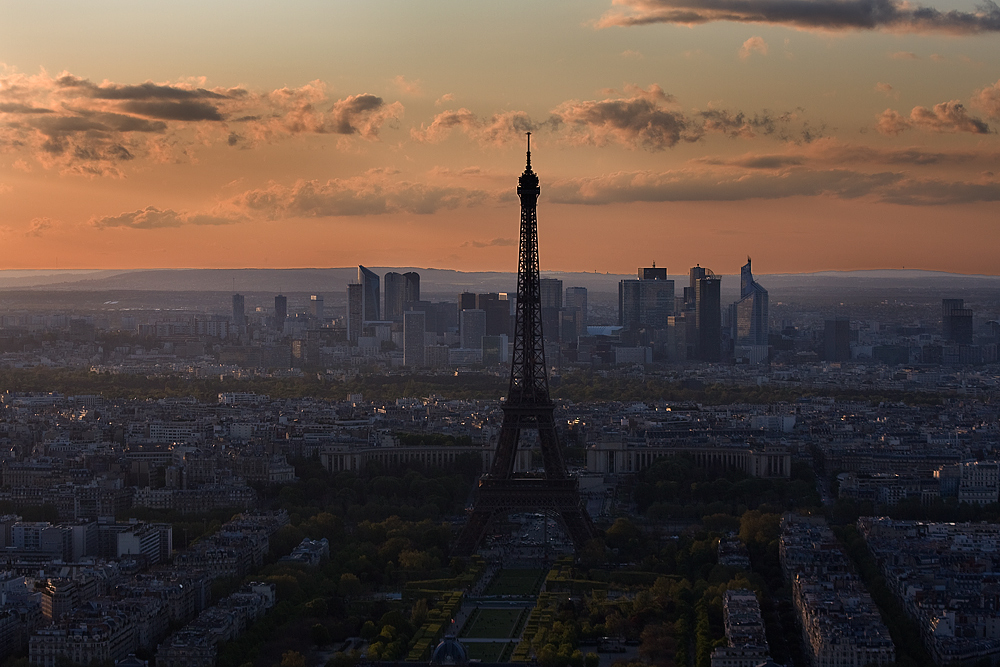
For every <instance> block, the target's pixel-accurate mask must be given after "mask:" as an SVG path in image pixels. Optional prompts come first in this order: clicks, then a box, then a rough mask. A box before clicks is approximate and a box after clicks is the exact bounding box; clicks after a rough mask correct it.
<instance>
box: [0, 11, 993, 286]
mask: <svg viewBox="0 0 1000 667" xmlns="http://www.w3.org/2000/svg"><path fill="white" fill-rule="evenodd" d="M729 4H732V7H730V6H729ZM729 4H726V6H725V7H723V6H722V5H711V6H710V5H708V4H706V3H698V2H692V3H685V2H680V1H679V0H671V1H669V2H668V1H665V0H660V1H654V0H621V1H619V2H616V3H614V4H612V3H610V2H608V0H601V1H596V0H595V1H592V2H584V3H576V4H574V5H572V6H562V5H551V6H550V5H547V6H541V7H536V6H534V5H529V4H527V3H520V4H513V5H510V6H507V7H505V11H504V12H503V13H500V12H496V11H495V10H491V9H487V8H479V7H465V6H463V5H458V4H452V3H434V4H430V5H421V6H420V7H419V8H418V7H398V6H389V5H381V4H378V3H372V4H366V5H359V6H347V7H343V6H338V7H327V6H325V5H323V4H320V3H300V4H297V5H296V6H295V7H293V8H288V7H277V6H271V5H268V4H266V3H249V4H241V5H240V6H239V9H240V11H233V8H234V7H236V6H235V5H230V4H228V3H213V4H212V5H210V6H207V7H198V8H197V9H196V8H195V6H194V5H192V6H191V7H187V6H186V5H183V4H182V5H178V6H176V7H173V8H170V9H166V8H164V9H160V8H154V7H139V6H135V7H133V6H128V7H126V6H122V5H119V4H115V3H99V4H97V5H96V6H88V7H82V6H76V5H73V4H71V3H64V2H54V3H50V5H46V6H44V7H35V6H21V7H16V6H12V7H7V9H6V12H7V15H8V20H7V21H6V22H5V27H6V28H7V29H6V30H5V31H4V32H3V33H0V35H2V36H3V40H2V41H0V43H2V44H3V46H2V47H0V63H4V64H3V65H2V66H0V236H2V237H3V239H4V242H5V243H6V244H7V247H8V260H7V262H6V263H5V264H4V265H3V266H2V267H0V268H9V269H29V268H78V269H83V268H169V267H205V268H211V267H219V268H235V267H263V268H272V267H273V268H283V267H306V266H348V265H351V264H353V263H355V258H357V257H362V256H364V257H366V258H367V259H366V264H370V265H373V266H429V267H436V268H449V269H457V270H464V271H470V270H493V271H496V270H501V271H504V270H506V271H510V270H511V269H512V268H513V266H515V265H516V258H517V238H516V237H517V234H516V226H517V222H516V218H515V216H514V214H513V213H512V211H513V207H514V205H515V202H516V199H515V193H514V190H513V187H512V186H511V183H512V182H513V179H514V177H515V176H516V174H517V173H518V172H519V171H520V168H521V165H522V158H523V132H525V131H527V130H532V131H533V133H534V134H533V137H532V139H533V140H534V141H533V162H534V166H535V169H536V171H537V172H538V174H539V176H540V178H541V197H540V199H539V207H540V209H539V212H540V216H539V244H540V247H541V255H540V261H541V269H542V270H543V271H555V270H559V271H594V270H596V271H599V272H601V273H604V272H610V273H620V274H629V273H631V272H632V271H634V268H635V267H636V266H644V265H647V264H648V263H649V262H650V260H651V259H654V258H656V259H658V260H659V261H660V263H661V265H664V266H669V269H670V273H671V274H672V275H676V274H680V273H683V272H684V271H685V270H686V269H687V267H690V266H694V265H696V264H699V263H700V264H701V265H702V266H711V267H713V268H714V269H716V271H717V272H718V273H720V274H727V275H730V274H736V272H737V270H738V269H739V267H740V265H741V263H742V262H741V258H742V257H743V256H745V255H746V254H747V253H749V254H750V255H752V256H753V257H755V258H758V261H759V263H760V265H761V266H766V267H767V272H768V273H797V272H812V271H823V270H856V269H880V268H902V267H905V268H908V269H928V270H938V271H949V272H954V273H980V274H996V273H997V272H998V271H997V268H996V263H995V260H994V259H993V257H992V254H991V253H990V251H989V249H990V247H991V245H993V244H994V243H996V242H997V241H998V240H1000V238H998V237H1000V233H998V232H997V231H995V230H994V229H993V228H992V225H990V221H991V214H994V215H995V206H996V201H997V200H998V199H1000V180H998V177H997V163H998V161H1000V148H998V146H997V143H996V142H997V138H996V131H995V126H996V123H997V122H1000V66H998V65H997V63H998V62H1000V59H998V58H997V55H998V48H997V40H996V33H997V31H998V17H997V10H996V9H995V8H992V9H991V8H987V9H976V8H975V7H974V6H973V5H972V4H971V3H962V2H948V3H941V2H937V3H922V4H921V6H923V7H924V8H925V11H915V10H914V6H911V5H904V4H902V3H893V2H890V3H888V5H886V7H885V8H884V9H885V11H884V12H882V13H878V14H876V13H873V12H867V13H866V12H865V7H866V3H842V2H828V1H821V0H816V1H814V2H808V3H797V2H791V1H783V2H779V3H777V4H776V5H774V4H773V3H772V4H769V5H768V6H767V7H768V8H767V9H762V10H761V11H759V12H757V13H754V14H752V15H751V14H750V13H749V12H747V11H745V9H744V10H740V9H739V7H742V5H739V6H737V4H733V3H729ZM727 8H728V9H727ZM868 9H872V8H871V7H868ZM849 10H850V11H849ZM769 12H773V14H771V13H769ZM873 16H878V18H877V20H876V19H873V18H872V17H873ZM682 22H685V23H683V24H682ZM140 26H141V27H142V29H139V27H140ZM96 35H99V36H100V41H101V47H100V48H95V47H94V46H93V43H92V39H93V37H94V36H96ZM123 54H128V57H122V56H123ZM525 72H528V73H529V74H528V75H525ZM625 230H627V231H625ZM651 255H653V256H655V257H651ZM664 260H666V261H664Z"/></svg>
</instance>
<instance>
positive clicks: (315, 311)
mask: <svg viewBox="0 0 1000 667" xmlns="http://www.w3.org/2000/svg"><path fill="white" fill-rule="evenodd" d="M309 314H310V315H312V316H313V317H315V318H316V319H317V320H319V322H320V324H322V323H323V320H325V319H326V310H325V309H324V308H323V295H322V294H313V295H312V296H310V297H309Z"/></svg>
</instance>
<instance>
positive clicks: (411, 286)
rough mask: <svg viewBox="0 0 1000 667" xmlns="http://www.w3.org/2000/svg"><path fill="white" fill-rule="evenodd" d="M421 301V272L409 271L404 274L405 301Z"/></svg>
mask: <svg viewBox="0 0 1000 667" xmlns="http://www.w3.org/2000/svg"><path fill="white" fill-rule="evenodd" d="M410 301H420V274H419V273H417V272H416V271H407V272H406V273H404V274H403V302H404V303H406V302H410Z"/></svg>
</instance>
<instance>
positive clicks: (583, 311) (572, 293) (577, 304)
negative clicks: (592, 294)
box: [563, 287, 587, 336]
mask: <svg viewBox="0 0 1000 667" xmlns="http://www.w3.org/2000/svg"><path fill="white" fill-rule="evenodd" d="M563 307H564V308H576V309H578V310H579V313H578V314H577V316H576V335H577V336H583V335H585V334H586V333H587V288H586V287H567V288H566V301H565V303H564V306H563Z"/></svg>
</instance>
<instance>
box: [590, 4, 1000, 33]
mask: <svg viewBox="0 0 1000 667" xmlns="http://www.w3.org/2000/svg"><path fill="white" fill-rule="evenodd" d="M614 4H615V5H616V6H617V7H618V8H616V9H612V10H611V11H609V12H608V13H606V14H605V15H604V16H603V17H602V18H601V19H600V20H599V21H597V26H598V27H601V28H606V27H610V26H636V25H648V24H653V23H673V24H680V25H689V26H690V25H698V24H702V23H711V22H715V21H729V22H735V23H757V24H770V25H784V26H789V27H792V28H797V29H800V30H816V31H836V32H841V31H848V30H880V31H885V32H896V33H944V34H949V35H974V34H979V33H993V32H1000V7H998V6H997V5H996V3H995V2H993V1H992V0H984V2H983V4H981V5H980V6H979V7H978V8H977V10H976V11H974V12H962V11H958V10H950V11H941V10H938V9H935V8H933V7H923V6H920V5H916V4H911V3H909V2H906V1H905V0H614Z"/></svg>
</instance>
